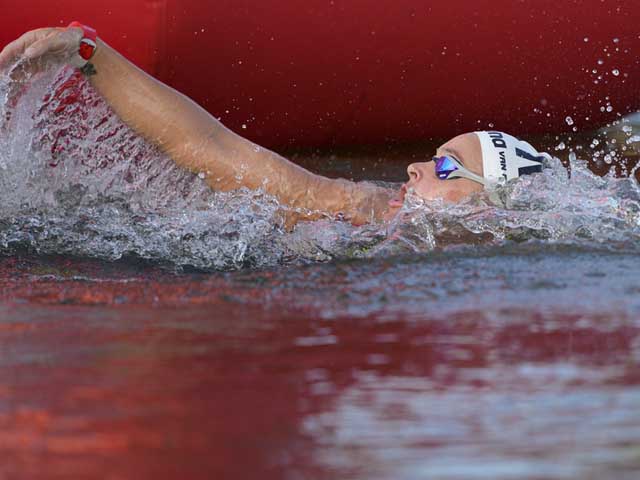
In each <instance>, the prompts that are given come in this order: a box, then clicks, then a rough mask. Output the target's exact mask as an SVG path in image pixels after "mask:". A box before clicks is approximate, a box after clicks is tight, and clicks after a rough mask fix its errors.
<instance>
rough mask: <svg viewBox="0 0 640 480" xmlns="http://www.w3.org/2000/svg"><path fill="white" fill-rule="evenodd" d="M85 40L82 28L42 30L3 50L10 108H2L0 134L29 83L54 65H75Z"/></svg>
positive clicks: (0, 58)
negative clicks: (74, 61)
mask: <svg viewBox="0 0 640 480" xmlns="http://www.w3.org/2000/svg"><path fill="white" fill-rule="evenodd" d="M82 36H83V32H82V29H80V28H40V29H38V30H32V31H30V32H27V33H25V34H24V35H22V36H21V37H20V38H18V39H17V40H15V41H13V42H11V43H10V44H8V45H7V46H6V47H5V48H4V49H3V50H2V52H1V53H0V82H2V83H5V82H6V83H5V88H6V94H5V95H6V97H5V98H6V104H5V105H4V106H2V105H0V109H1V110H3V112H2V113H3V114H2V115H0V117H2V118H0V130H4V129H5V128H6V127H7V125H8V123H9V121H10V120H11V116H12V112H13V110H14V108H15V106H16V105H17V103H18V100H19V98H20V97H21V95H22V93H23V92H24V91H25V88H26V85H27V82H28V81H29V79H30V78H31V77H32V76H33V75H34V74H36V73H38V72H39V71H41V70H44V69H46V68H47V66H48V65H49V64H51V63H58V64H59V63H72V62H73V60H74V58H77V57H78V48H79V45H80V40H81V39H82ZM2 77H5V78H6V80H5V79H2ZM1 87H2V85H0V88H1Z"/></svg>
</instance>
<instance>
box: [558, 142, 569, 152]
mask: <svg viewBox="0 0 640 480" xmlns="http://www.w3.org/2000/svg"><path fill="white" fill-rule="evenodd" d="M565 148H567V146H566V145H565V144H564V142H560V143H559V144H558V145H556V150H564V149H565Z"/></svg>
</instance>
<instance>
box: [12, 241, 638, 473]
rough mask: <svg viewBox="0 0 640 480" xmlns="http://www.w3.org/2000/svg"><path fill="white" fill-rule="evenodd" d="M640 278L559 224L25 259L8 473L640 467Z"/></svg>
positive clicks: (620, 259) (15, 331)
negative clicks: (193, 262) (255, 266)
mask: <svg viewBox="0 0 640 480" xmlns="http://www.w3.org/2000/svg"><path fill="white" fill-rule="evenodd" d="M496 254H497V255H496ZM638 278H640V262H638V261H637V254H635V253H633V252H631V253H624V252H613V251H606V250H602V251H589V250H586V251H580V250H573V249H570V248H566V249H548V248H547V247H546V246H545V245H544V244H541V245H538V246H535V245H528V246H521V247H515V248H511V247H509V248H506V249H503V250H501V251H496V250H494V249H487V250H486V251H485V252H484V253H483V252H475V254H474V253H472V252H464V251H462V252H449V253H444V254H439V257H438V256H436V258H434V256H414V257H413V258H404V259H379V260H375V261H357V262H343V263H330V264H316V265H310V266H306V267H296V268H291V267H289V268H278V269H273V270H262V271H252V272H247V271H244V272H232V273H226V274H224V273H218V274H193V275H173V274H170V273H167V272H163V271H155V270H153V269H151V270H150V269H149V268H148V267H145V268H141V267H139V266H133V265H126V264H102V263H93V262H87V261H77V260H75V261H71V260H67V259H57V258H52V259H48V260H47V259H43V258H39V259H30V258H27V257H13V258H5V259H4V260H2V262H1V263H0V291H1V292H2V295H3V297H2V302H1V305H3V306H1V307H0V319H1V320H0V352H2V355H0V456H1V457H2V458H4V459H10V460H8V461H7V460H4V461H3V462H2V463H0V476H2V475H4V476H7V477H8V478H23V477H25V476H27V477H28V476H29V475H31V476H32V477H39V476H40V475H41V474H42V473H43V472H46V474H47V477H48V478H69V477H68V472H70V471H72V472H78V478H104V476H105V475H109V476H111V477H113V478H128V477H129V476H131V475H133V474H135V475H137V476H142V477H143V478H146V477H149V476H154V477H155V476H157V477H160V478H211V476H212V475H214V476H217V477H219V478H274V479H275V478H292V479H296V478H304V479H307V478H308V479H321V478H327V479H333V478H352V479H363V480H364V479H371V478H374V479H378V478H379V479H386V478H400V479H413V478H434V479H436V478H437V479H440V478H446V479H468V478H486V479H513V478H519V479H532V480H533V479H554V480H556V479H557V480H564V479H584V478H587V479H599V478H611V479H635V478H637V475H638V473H639V472H640V450H639V449H638V445H640V375H639V372H640V323H639V320H638V319H640V297H639V296H638V293H640V290H639V289H638V281H637V279H638ZM7 302H10V303H7ZM25 303H26V304H27V305H24V304H25ZM8 305H12V306H8ZM65 305H66V306H65Z"/></svg>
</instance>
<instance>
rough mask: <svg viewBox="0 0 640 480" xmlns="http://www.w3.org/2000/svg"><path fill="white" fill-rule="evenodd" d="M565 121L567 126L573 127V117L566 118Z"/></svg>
mask: <svg viewBox="0 0 640 480" xmlns="http://www.w3.org/2000/svg"><path fill="white" fill-rule="evenodd" d="M564 121H565V122H567V125H573V118H571V117H567V118H565V119H564Z"/></svg>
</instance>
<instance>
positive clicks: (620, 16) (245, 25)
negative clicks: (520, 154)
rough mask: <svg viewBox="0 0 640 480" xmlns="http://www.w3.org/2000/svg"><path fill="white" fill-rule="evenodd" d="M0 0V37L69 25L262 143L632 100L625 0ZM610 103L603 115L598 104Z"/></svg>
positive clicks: (488, 120)
mask: <svg viewBox="0 0 640 480" xmlns="http://www.w3.org/2000/svg"><path fill="white" fill-rule="evenodd" d="M0 9H1V11H2V12H3V18H4V20H3V23H4V24H3V28H2V29H1V30H0V44H2V45H4V44H5V43H7V42H9V41H11V40H12V39H14V38H16V37H17V36H19V35H20V34H21V33H23V32H24V31H26V30H29V29H32V28H36V27H40V26H56V25H65V24H67V23H68V22H70V21H71V20H75V19H77V20H80V21H82V22H85V23H87V24H90V25H93V26H95V27H96V28H97V29H98V33H99V35H100V36H101V37H102V38H103V39H104V40H105V41H107V42H108V43H110V44H111V45H112V46H114V47H115V48H117V49H118V50H120V51H121V52H122V53H124V54H125V55H126V56H127V57H128V58H130V59H131V60H132V61H134V62H135V63H136V64H138V65H140V66H141V67H143V68H144V69H145V70H147V71H148V72H150V73H152V74H154V75H156V76H158V77H159V78H160V79H162V80H163V81H165V82H167V83H169V84H170V85H172V86H173V87H175V88H177V89H178V90H180V91H182V92H184V93H186V94H188V95H189V96H191V97H192V98H193V99H194V100H196V101H197V102H198V103H200V104H202V105H203V106H204V107H206V108H207V109H208V110H209V111H210V112H211V113H213V114H214V115H215V116H217V117H220V118H221V120H222V121H223V122H224V123H225V124H226V125H228V126H229V127H231V128H233V129H234V130H237V131H239V132H240V133H241V134H243V135H245V136H248V137H249V138H251V139H252V140H255V141H258V142H260V143H263V144H266V145H267V146H272V147H273V146H288V145H294V146H316V145H322V146H332V145H338V144H376V143H384V142H388V141H400V142H404V141H414V140H424V139H430V138H434V137H435V138H442V137H447V136H451V135H454V134H457V133H461V132H463V131H468V130H475V129H478V128H491V125H494V127H495V128H499V129H504V130H508V131H510V132H512V133H515V134H527V133H545V132H554V133H555V132H557V133H560V132H563V131H567V130H568V129H569V128H571V127H569V126H568V125H567V124H566V123H565V117H566V116H567V115H570V116H572V118H573V119H574V120H575V123H576V125H577V126H578V128H580V129H586V128H591V127H593V126H601V125H603V124H605V123H606V122H608V121H611V120H613V119H615V118H616V116H617V114H618V113H620V114H624V113H628V112H631V111H635V110H637V109H638V108H639V107H640V77H639V76H638V60H637V58H638V52H639V51H640V48H639V47H640V36H639V34H638V29H637V22H638V18H640V3H639V2H637V1H626V2H625V1H606V2H604V1H600V0H590V1H568V0H565V1H562V2H557V1H548V0H537V1H535V2H534V1H530V2H524V1H516V0H493V1H488V0H482V1H474V2H471V1H463V0H451V1H447V2H430V1H417V0H393V1H389V0H379V1H372V0H370V1H366V0H351V1H340V0H334V1H330V0H305V1H304V2H285V1H282V0H280V1H277V0H276V1H272V0H262V1H260V2H258V1H248V0H217V1H215V2H213V1H211V2H203V1H202V0H180V1H178V0H155V1H150V0H147V1H139V0H129V1H123V0H112V1H110V2H108V4H106V3H102V2H95V3H93V4H92V3H90V2H80V1H73V0H62V1H57V2H53V1H27V2H18V1H17V0H0ZM585 38H588V41H586V42H585V40H584V39H585ZM614 38H618V39H619V41H618V43H614ZM616 48H617V49H618V50H617V51H616ZM607 55H609V56H607ZM598 59H602V60H604V61H605V63H604V65H598V64H597V61H598ZM614 68H615V69H618V70H619V71H620V72H621V73H620V75H619V76H617V77H615V76H613V75H612V74H611V73H610V72H611V71H612V70H613V69H614ZM592 69H597V70H598V73H596V74H593V73H592ZM601 74H604V77H603V79H602V80H600V81H599V83H598V84H594V80H596V79H597V76H598V75H601ZM606 97H609V99H607V98H606ZM607 101H610V102H611V104H612V106H613V111H612V112H606V111H605V112H600V107H601V106H606V102H607ZM587 117H588V120H587V119H586V118H587ZM243 125H244V126H245V127H246V128H243Z"/></svg>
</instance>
